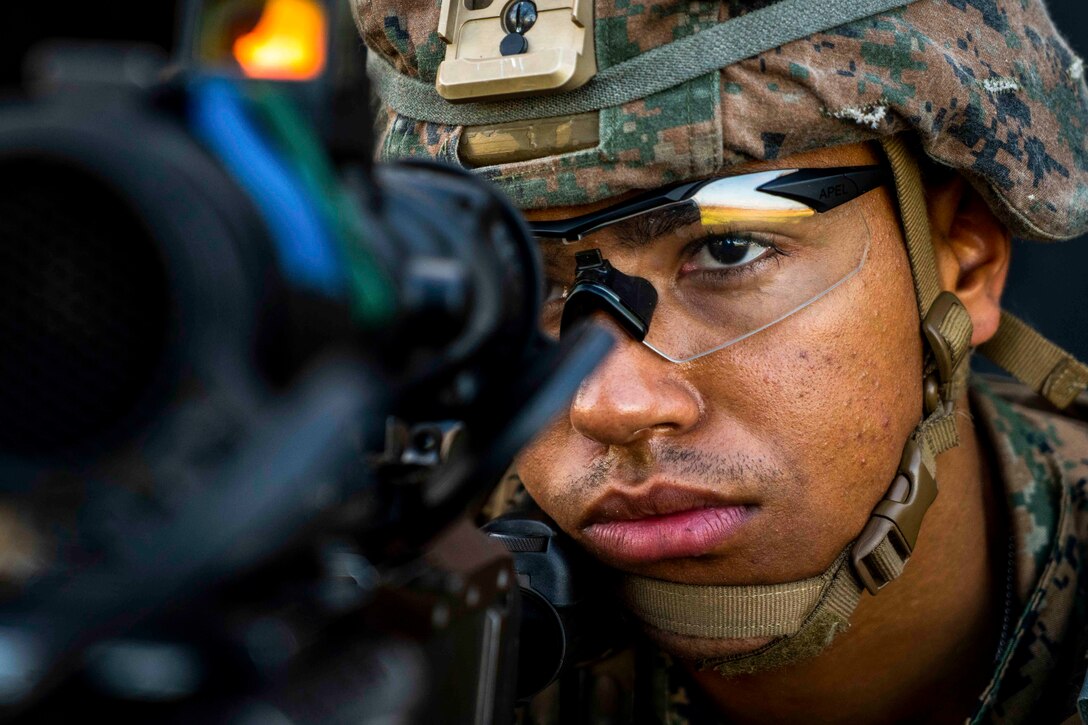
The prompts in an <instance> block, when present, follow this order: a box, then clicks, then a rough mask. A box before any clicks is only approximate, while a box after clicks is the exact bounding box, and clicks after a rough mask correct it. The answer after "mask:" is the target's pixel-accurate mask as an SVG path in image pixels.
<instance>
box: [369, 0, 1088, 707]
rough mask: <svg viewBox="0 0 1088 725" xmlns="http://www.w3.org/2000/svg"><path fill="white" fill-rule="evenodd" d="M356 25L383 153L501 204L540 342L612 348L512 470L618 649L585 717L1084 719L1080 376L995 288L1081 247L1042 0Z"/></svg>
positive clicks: (887, 2)
mask: <svg viewBox="0 0 1088 725" xmlns="http://www.w3.org/2000/svg"><path fill="white" fill-rule="evenodd" d="M353 8H354V11H355V15H356V20H357V23H358V26H359V28H360V31H361V33H362V36H363V38H364V40H365V41H366V43H367V45H368V47H369V48H370V57H369V61H368V64H369V69H370V72H371V76H372V79H373V82H374V85H375V88H376V90H377V94H378V97H379V99H380V106H381V112H380V114H379V115H380V118H379V125H380V126H381V132H380V144H379V146H380V151H379V154H380V156H381V157H382V158H384V159H399V158H408V157H425V158H433V159H439V160H444V161H447V162H451V163H455V164H458V165H462V166H465V167H468V168H473V169H474V170H475V171H476V172H477V173H479V174H481V175H482V176H484V177H486V178H488V179H490V180H491V181H492V182H494V183H495V184H497V185H498V186H499V187H500V188H502V189H503V190H504V191H505V192H506V193H507V194H508V195H509V196H510V197H511V198H512V199H513V200H514V202H515V204H517V205H518V206H519V207H520V208H521V209H523V210H524V212H525V214H526V217H527V219H528V221H529V224H530V228H531V229H532V230H533V232H534V233H535V235H536V236H537V238H538V239H539V240H540V248H541V253H542V258H543V260H544V265H545V269H546V272H547V277H548V279H549V283H550V290H549V294H548V297H547V299H546V300H545V302H544V305H543V312H542V315H541V326H542V329H543V330H544V332H545V333H547V334H550V335H553V336H556V337H559V336H561V335H562V334H563V333H564V331H565V330H568V329H570V328H571V327H573V326H576V325H580V324H597V325H603V326H605V327H607V328H609V329H610V330H611V331H612V332H613V333H614V335H615V337H616V340H617V342H616V346H615V348H614V350H613V352H612V353H611V355H610V357H609V358H608V359H607V360H606V361H605V362H604V363H603V364H602V365H601V367H600V368H598V370H597V371H596V372H595V373H594V374H593V375H592V376H591V377H590V378H588V379H587V380H586V381H585V382H584V383H583V384H582V386H581V388H580V389H579V391H578V393H577V394H576V396H575V398H574V400H573V401H572V402H571V405H570V408H569V411H568V414H567V415H566V416H564V417H562V418H561V419H559V420H556V421H555V422H554V423H553V424H552V425H550V426H549V427H548V428H547V429H545V430H544V431H542V432H541V434H540V435H539V436H538V438H537V440H536V441H535V442H534V443H532V444H531V445H530V446H528V447H527V448H526V449H525V450H524V451H523V452H522V454H521V455H520V456H519V457H518V460H517V461H516V462H515V468H516V472H517V482H518V485H519V486H522V487H523V488H524V490H525V491H526V492H527V494H528V495H529V496H531V498H532V499H533V500H534V501H535V502H536V504H538V505H539V506H540V507H541V508H542V509H543V510H544V511H545V512H546V513H547V514H548V515H549V516H551V517H552V518H553V519H554V520H555V521H556V522H557V524H558V525H559V526H560V527H562V528H563V530H564V531H565V532H566V533H567V534H569V535H570V536H571V537H572V538H574V539H575V540H576V541H577V542H578V543H580V544H581V545H582V546H584V547H585V548H586V549H587V550H588V551H589V552H590V553H591V554H593V555H594V556H595V557H596V558H597V559H598V560H599V561H600V562H601V563H602V564H603V566H604V568H605V570H606V571H608V572H610V574H609V576H611V577H612V579H613V580H614V581H615V588H616V593H617V597H618V598H619V599H620V600H621V601H622V602H623V607H624V611H625V616H628V617H630V618H631V619H632V620H633V621H635V622H638V623H639V626H640V629H641V632H642V636H643V640H641V643H640V645H639V646H638V647H637V648H636V651H634V652H628V653H625V654H624V655H621V656H620V657H618V658H615V659H613V660H612V661H609V662H605V663H602V664H601V665H599V666H598V667H597V669H596V670H595V672H596V677H597V678H598V680H597V682H598V686H597V690H596V691H597V695H596V696H595V698H594V702H593V703H589V705H588V706H589V708H590V709H591V710H592V711H593V712H594V713H595V716H598V717H599V718H601V719H602V720H603V721H616V722H624V721H651V722H669V723H680V722H778V721H796V720H805V721H828V722H833V721H851V722H888V721H921V720H925V721H939V722H946V721H948V722H950V721H960V722H963V721H970V722H1025V723H1026V722H1032V723H1036V722H1066V721H1068V720H1070V719H1071V718H1072V719H1073V721H1075V720H1076V719H1077V718H1080V719H1082V720H1085V721H1088V689H1084V681H1085V663H1086V659H1085V657H1086V654H1088V638H1086V637H1085V632H1086V631H1088V629H1086V624H1088V622H1086V621H1085V619H1086V617H1088V611H1086V610H1088V606H1086V605H1088V598H1086V593H1085V588H1086V587H1088V573H1086V572H1085V571H1084V563H1083V562H1084V556H1085V553H1086V552H1085V547H1086V546H1088V506H1086V504H1085V501H1086V500H1088V499H1086V486H1088V424H1086V423H1085V418H1086V411H1088V403H1086V398H1085V396H1084V394H1083V391H1084V390H1085V388H1086V387H1088V367H1086V366H1084V365H1083V364H1081V363H1080V362H1078V361H1076V360H1075V359H1073V358H1072V357H1071V356H1069V355H1068V354H1067V353H1065V352H1064V351H1063V350H1061V349H1060V348H1058V347H1057V346H1055V345H1053V344H1052V343H1050V342H1048V341H1047V340H1045V339H1044V338H1042V337H1041V336H1040V335H1038V333H1036V332H1035V331H1034V330H1032V329H1031V328H1030V327H1029V326H1027V325H1026V324H1024V323H1023V322H1022V321H1020V320H1018V319H1017V318H1016V317H1014V316H1012V315H1010V314H1008V313H1007V312H1004V311H1003V310H1002V309H1001V304H1000V298H1001V292H1002V289H1003V287H1004V282H1005V276H1006V273H1007V270H1008V266H1009V264H1010V238H1011V236H1012V235H1016V236H1019V237H1023V238H1027V239H1033V240H1038V241H1040V242H1047V241H1054V240H1059V239H1068V238H1072V237H1075V236H1078V235H1081V234H1083V233H1085V232H1086V231H1088V204H1086V203H1085V200H1086V198H1088V140H1086V137H1085V133H1086V129H1088V88H1086V86H1085V81H1084V64H1083V61H1082V60H1081V59H1079V58H1077V57H1076V56H1075V55H1074V54H1073V53H1072V52H1071V51H1070V49H1069V47H1068V45H1067V44H1066V43H1065V41H1064V40H1063V39H1062V38H1061V36H1060V35H1059V33H1058V32H1057V30H1056V29H1055V28H1054V26H1053V24H1052V22H1051V21H1050V19H1049V17H1048V16H1047V13H1046V10H1045V7H1044V6H1043V5H1042V3H1041V2H1038V0H967V1H966V2H965V1H964V0H917V1H916V2H908V1H907V0H899V1H898V2H897V1H896V0H853V1H852V2H843V3H834V4H828V3H818V2H812V1H811V0H780V1H779V2H766V1H764V0H753V1H751V2H746V1H745V0H728V1H727V2H698V3H680V2H651V1H648V0H623V1H622V2H621V1H619V0H598V1H597V2H595V3H593V4H592V8H591V9H592V17H589V16H588V15H587V13H588V11H589V8H588V6H587V5H586V4H583V3H576V2H571V3H566V4H565V3H564V2H562V1H557V2H551V3H544V2H540V3H536V4H533V7H532V13H531V15H532V17H533V22H532V23H531V24H527V22H526V19H527V18H528V17H529V16H530V13H529V10H530V9H529V8H528V7H525V6H521V5H520V4H519V7H518V8H516V12H514V13H513V14H512V15H511V14H510V13H509V12H508V8H507V5H504V4H502V3H500V2H499V0H495V2H494V3H493V7H492V6H491V5H484V4H482V3H468V4H464V5H462V4H461V3H459V2H455V1H454V0H446V2H444V3H441V4H436V3H433V2H428V1H424V0H354V2H353ZM508 17H516V18H517V19H518V20H517V22H516V23H515V24H514V25H511V24H510V21H508V20H507V19H506V18H508ZM548 29H551V30H550V32H549V30H548ZM557 29H562V32H559V31H558V30H557ZM512 34H513V35H520V36H523V38H522V40H523V41H524V42H520V41H519V42H517V43H510V42H509V41H506V42H504V43H500V42H499V41H500V40H503V39H504V38H506V37H508V36H510V35H512ZM500 46H501V47H500ZM503 48H505V51H504V50H503ZM549 63H550V65H549ZM512 69H516V70H512ZM545 70H546V71H547V72H545ZM512 78H513V79H515V80H512ZM976 351H977V352H978V353H979V354H982V355H984V356H986V357H988V358H989V359H991V360H992V361H993V362H995V363H997V364H998V365H1000V366H1002V367H1004V368H1005V369H1006V370H1007V371H1008V372H1009V373H1011V374H1012V375H1014V376H1015V377H1016V378H1018V379H1019V380H1020V381H1021V383H1019V384H1013V383H1010V382H1007V381H1004V380H987V379H983V378H981V377H978V376H975V375H973V374H972V373H971V372H970V360H971V358H972V356H973V354H974V353H975V352H976ZM550 694H552V695H554V694H555V693H554V692H552V693H550ZM530 712H531V713H532V717H533V718H535V719H536V720H537V721H539V722H549V721H551V722H555V721H557V720H556V717H557V715H556V713H555V711H554V710H553V709H550V708H549V701H548V698H547V697H543V698H540V699H539V700H538V702H537V703H534V706H533V708H531V710H530Z"/></svg>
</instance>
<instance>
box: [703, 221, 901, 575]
mask: <svg viewBox="0 0 1088 725" xmlns="http://www.w3.org/2000/svg"><path fill="white" fill-rule="evenodd" d="M873 247H874V248H873V249H872V250H871V253H870V257H869V259H868V260H867V262H866V265H865V267H863V268H862V272H861V273H859V275H858V276H857V277H855V278H854V279H853V280H851V282H850V283H849V284H847V285H844V286H843V287H841V288H839V289H838V290H836V291H835V292H833V293H832V294H830V295H828V296H827V297H825V298H823V299H821V300H820V301H819V302H817V303H815V304H813V305H812V306H810V307H809V308H806V309H805V310H802V311H801V312H799V313H797V314H796V315H794V316H793V317H791V318H789V319H787V320H784V321H783V322H782V323H779V325H777V326H776V327H774V328H771V329H770V330H768V331H767V333H768V334H763V335H756V336H754V337H752V338H750V339H749V340H747V341H745V342H744V343H742V344H740V345H737V346H734V348H730V349H727V350H725V351H723V352H724V353H727V355H728V359H721V360H718V361H717V365H718V366H722V365H724V366H727V367H728V368H729V369H730V371H731V373H730V380H731V383H730V385H729V386H724V385H718V386H717V387H716V388H715V389H714V390H713V392H709V393H708V400H709V401H711V405H710V412H709V413H710V420H711V424H712V427H713V428H714V429H715V430H718V431H721V430H726V429H728V428H730V427H734V426H735V427H739V428H741V429H743V430H744V431H746V433H747V436H748V437H749V440H750V441H751V442H752V444H753V445H754V446H758V447H759V448H762V449H763V450H764V451H766V452H767V455H768V456H769V457H773V458H774V459H776V461H777V462H778V464H779V465H780V466H781V467H782V468H783V469H784V470H786V471H788V472H789V475H788V476H786V477H785V478H783V480H782V481H781V482H780V483H779V487H780V488H779V490H778V491H776V492H775V496H774V497H773V499H772V500H770V501H769V502H768V506H767V511H766V513H767V514H768V515H769V516H770V517H772V518H773V519H774V520H775V525H774V526H771V527H770V528H771V529H772V530H774V531H781V532H783V539H782V540H780V541H778V542H776V544H777V546H776V547H774V549H771V550H769V551H768V553H767V554H765V555H764V556H765V557H766V558H767V559H770V558H775V559H778V563H780V564H782V566H783V567H784V568H789V565H788V562H789V561H790V560H791V559H792V560H793V561H805V560H810V561H811V560H813V559H816V560H819V561H823V562H825V563H826V561H827V560H829V559H830V558H832V557H833V556H834V555H835V554H837V553H838V551H840V550H841V549H842V547H843V546H845V544H846V543H847V542H848V541H849V540H850V539H852V538H853V537H854V536H856V535H857V534H858V532H859V531H860V529H861V528H862V526H864V523H865V521H866V520H867V518H868V516H869V513H870V512H871V510H872V508H873V507H874V506H875V505H876V503H877V502H878V501H879V500H880V498H881V497H882V496H883V494H884V492H885V491H886V490H887V487H888V485H889V483H890V482H891V480H892V478H893V477H894V474H895V470H896V467H897V465H898V462H899V458H900V455H901V453H902V447H903V444H904V443H905V441H906V439H907V437H908V436H909V435H910V432H911V430H912V429H913V428H914V426H915V425H917V423H918V421H919V419H920V416H921V338H920V334H919V331H918V317H917V307H916V303H915V298H914V290H913V286H912V284H911V277H910V268H909V265H908V264H907V261H906V254H905V251H903V248H902V245H901V242H900V241H899V240H898V235H888V236H887V238H884V239H878V240H874V243H873ZM708 364H709V363H708ZM720 369H721V368H720V367H719V370H720ZM702 373H703V377H704V378H705V379H708V380H709V379H711V378H710V376H709V371H702ZM707 385H709V383H708V384H707ZM703 389H705V390H710V388H708V387H707V386H703ZM715 418H717V420H718V422H717V423H716V424H715V423H713V420H714V419H715ZM806 551H807V552H808V556H807V557H806V556H804V553H805V552H806ZM771 552H773V553H771ZM815 552H819V556H818V557H817V556H814V554H815ZM766 563H769V562H766ZM817 571H818V569H817ZM812 573H815V571H813V572H812Z"/></svg>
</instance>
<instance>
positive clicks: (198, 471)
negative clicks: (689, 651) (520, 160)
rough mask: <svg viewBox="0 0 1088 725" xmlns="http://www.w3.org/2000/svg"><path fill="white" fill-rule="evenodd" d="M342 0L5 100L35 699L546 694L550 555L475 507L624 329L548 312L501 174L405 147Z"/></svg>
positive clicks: (168, 710)
mask: <svg viewBox="0 0 1088 725" xmlns="http://www.w3.org/2000/svg"><path fill="white" fill-rule="evenodd" d="M342 5H343V4H340V3H336V4H332V3H325V2H318V1H317V0H218V1H217V2H211V3H192V4H190V6H189V7H190V11H189V13H188V16H187V17H188V21H187V23H186V25H185V27H186V36H185V43H184V44H183V48H184V49H185V52H184V54H185V55H186V56H187V58H186V60H188V61H189V62H186V63H182V64H170V63H168V62H165V61H163V60H162V59H159V58H157V57H156V56H155V55H154V54H151V53H148V52H146V51H142V50H139V49H131V48H128V49H125V48H108V47H102V46H86V47H73V46H54V47H52V48H45V49H43V50H41V51H40V52H39V53H38V54H37V55H36V57H35V59H33V60H32V62H31V67H32V73H31V80H32V85H33V87H34V88H35V90H36V97H35V99H34V100H33V101H32V102H30V103H25V104H19V105H12V106H10V107H8V108H5V109H3V111H2V113H0V491H2V492H3V507H2V508H0V511H2V513H3V516H2V520H0V529H3V528H5V527H6V533H7V538H8V540H9V544H10V543H12V542H15V541H19V542H21V545H20V546H9V547H8V548H7V549H6V550H5V551H3V552H0V574H2V575H3V582H4V595H5V597H4V599H3V602H2V604H0V705H2V706H3V708H4V710H3V712H2V713H0V714H2V715H5V716H7V717H8V718H20V717H22V718H25V719H27V720H34V721H41V720H52V719H59V718H61V717H69V716H71V715H72V714H73V713H78V712H80V711H81V710H82V709H83V708H86V707H88V706H94V707H99V708H102V707H106V706H107V705H108V709H107V710H105V711H104V712H108V713H109V714H110V716H111V717H114V718H115V719H132V720H136V721H145V720H162V719H170V718H174V719H178V720H181V721H191V720H193V719H195V718H199V719H201V720H210V721H215V720H226V721H231V722H234V721H238V722H249V721H253V722H270V721H280V722H293V721H297V722H325V721H341V720H350V721H363V722H366V721H379V720H381V721H383V722H385V721H389V722H401V721H419V722H438V721H445V722H479V723H487V722H503V721H505V720H506V719H508V717H509V715H510V712H511V711H512V706H513V698H514V687H515V678H516V673H517V668H516V667H514V666H513V664H512V663H513V662H515V661H516V658H517V657H518V653H517V643H518V641H519V637H518V636H516V632H517V628H518V626H519V616H520V611H521V607H520V596H519V587H518V586H516V585H517V583H518V581H519V578H518V570H516V569H515V566H514V564H513V563H512V561H511V558H510V556H509V555H508V554H507V552H506V551H505V549H504V548H503V547H501V546H498V545H496V544H495V542H493V541H491V540H489V538H488V537H486V536H485V535H483V534H481V533H479V532H477V531H476V530H475V529H474V528H473V527H472V526H471V525H470V524H468V523H466V520H465V519H464V516H465V514H466V512H467V513H469V514H471V512H473V511H474V510H476V509H477V508H478V506H479V505H480V503H481V502H482V499H483V497H484V496H485V495H486V494H487V492H488V488H489V485H490V484H491V483H493V482H494V481H496V480H497V479H498V477H499V474H500V473H501V471H502V469H503V468H504V467H505V465H506V464H507V463H508V462H509V460H510V459H511V458H512V456H513V454H514V452H515V451H516V450H517V449H518V448H519V447H520V446H521V445H523V444H524V443H525V442H526V441H527V440H528V438H529V436H531V435H532V434H533V433H534V432H535V431H536V430H537V429H539V428H540V427H541V426H543V425H544V423H546V422H547V420H548V418H549V417H550V416H551V415H552V414H554V413H555V412H557V411H558V409H559V408H560V406H562V405H563V404H564V402H565V400H566V399H567V398H568V397H569V396H570V395H571V394H572V393H573V390H574V388H575V386H576V385H577V383H578V382H579V381H580V380H581V379H582V377H584V375H586V374H587V373H588V372H589V370H590V369H591V368H592V366H593V365H594V364H595V363H596V362H597V361H598V360H599V359H600V358H601V356H602V355H603V354H604V353H605V351H606V349H607V347H608V345H609V341H608V340H607V338H606V336H605V335H603V333H600V332H598V331H595V330H592V329H591V328H587V329H586V330H585V331H584V332H583V333H582V334H581V335H580V336H578V337H568V338H566V339H564V340H563V342H562V343H561V344H560V345H555V344H552V343H549V342H547V341H545V340H544V339H543V338H542V336H541V335H539V333H538V332H537V330H536V320H537V306H538V305H539V300H540V294H541V288H542V282H541V275H540V270H539V266H538V262H537V260H536V256H535V250H534V247H533V244H532V240H531V239H530V238H529V236H528V234H527V232H526V230H525V228H524V225H523V224H522V222H521V221H520V218H519V217H518V215H517V213H516V212H515V211H514V210H513V209H512V208H511V207H510V206H509V204H508V203H507V202H506V201H505V200H504V199H503V198H502V197H501V196H500V195H498V194H497V193H496V192H494V191H493V190H491V188H490V187H488V186H486V185H485V184H484V183H482V182H480V181H478V180H476V179H475V178H474V177H473V176H472V175H471V174H468V173H466V172H463V171H458V170H455V169H452V168H447V167H443V166H439V165H436V164H413V165H402V166H395V167H378V168H371V165H370V164H369V161H368V159H369V154H370V150H369V147H368V144H366V143H363V142H361V141H360V138H361V136H362V135H363V131H364V130H365V129H366V128H367V127H368V124H369V123H370V122H369V119H368V115H369V114H368V112H367V108H366V103H365V100H362V99H366V97H367V96H366V91H365V88H364V87H363V84H364V79H363V76H362V68H363V64H362V63H361V61H360V59H359V57H358V53H359V51H358V42H357V41H356V40H354V34H353V32H349V31H350V30H351V29H350V25H351V23H350V19H349V18H345V17H344V13H343V12H338V11H337V10H335V9H334V8H340V7H342ZM292 12H295V13H302V15H294V16H292V15H290V13H292ZM277 13H279V14H281V16H277ZM283 13H287V15H282V14H283ZM307 13H309V15H307ZM209 18H210V19H209ZM315 18H316V19H317V20H318V21H320V22H318V23H317V24H316V25H313V22H312V21H314V19H315ZM308 23H309V24H308ZM311 26H313V27H316V28H317V31H316V32H319V33H320V36H319V40H320V42H322V43H324V45H320V46H318V47H317V51H319V52H316V51H315V53H314V55H313V57H309V56H306V55H305V53H303V54H302V55H303V56H304V57H302V59H301V60H299V54H298V53H297V52H295V51H297V48H296V47H295V46H292V45H291V43H292V42H296V41H297V42H302V41H300V40H299V38H294V40H292V37H290V36H291V33H292V32H295V31H297V30H298V29H299V28H302V29H304V30H305V29H307V28H310V29H312V28H311ZM239 27H240V28H242V31H241V32H240V31H239V30H238V28H239ZM283 28H288V31H287V36H283V34H282V32H280V31H282V29H283ZM292 29H293V30H292ZM277 33H279V34H277ZM309 37H310V40H311V41H312V40H314V38H315V37H318V36H314V35H310V36H309ZM348 38H351V40H347V39H348ZM243 39H247V40H248V41H251V42H250V44H249V45H248V46H246V45H244V44H240V43H241V41H242V40H243ZM277 43H279V45H277ZM303 46H305V43H303ZM293 48H294V50H292V49H293ZM303 50H305V47H304V48H303ZM311 50H314V48H311ZM285 59H286V60H285ZM217 64H219V65H223V64H226V65H229V66H231V67H230V68H219V69H216V68H214V67H213V66H216V65H217ZM224 70H227V71H233V74H234V76H233V77H231V74H230V73H226V74H224V72H223V71H224ZM239 70H241V71H242V73H241V74H239V73H238V71H239ZM243 77H244V78H245V80H241V78H243ZM254 78H263V79H265V80H266V81H267V80H269V79H273V80H277V81H282V80H283V79H284V78H290V79H292V82H291V83H289V84H285V83H283V82H275V83H268V82H256V81H254V80H253V79H254ZM298 108H302V109H304V112H303V113H301V114H300V113H299V112H298V111H297V110H296V109H298ZM312 129H316V130H317V131H316V133H315V132H314V131H313V130H312ZM330 159H331V161H330ZM458 522H460V523H458ZM522 573H523V577H522V578H524V572H522ZM571 603H572V602H571V601H563V602H561V603H560V606H561V607H567V606H568V605H569V604H571ZM563 611H564V612H566V611H567V610H566V609H564V610H563ZM564 616H567V615H564ZM568 619H569V617H568ZM568 629H570V630H571V631H573V629H571V628H569V627H568ZM559 634H560V635H561V636H566V635H565V634H563V630H562V629H560V632H559ZM560 649H561V650H562V651H563V652H566V651H567V648H566V647H561V648H560ZM567 660H568V661H569V660H570V657H569V655H568V656H567ZM554 669H555V668H552V667H550V666H547V665H545V666H544V667H543V670H544V671H545V674H548V673H552V672H553V670H554ZM553 676H554V674H553ZM537 679H538V680H539V681H538V682H537V683H536V684H535V685H534V686H540V685H542V684H546V682H544V680H546V679H547V678H541V677H538V678H537ZM166 705H169V707H166Z"/></svg>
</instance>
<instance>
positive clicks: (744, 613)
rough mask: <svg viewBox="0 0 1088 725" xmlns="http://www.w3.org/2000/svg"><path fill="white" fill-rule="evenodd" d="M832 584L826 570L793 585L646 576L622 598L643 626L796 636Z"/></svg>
mask: <svg viewBox="0 0 1088 725" xmlns="http://www.w3.org/2000/svg"><path fill="white" fill-rule="evenodd" d="M830 583H831V574H830V573H829V572H825V573H824V574H821V575H820V576H816V577H813V578H811V579H804V580H802V581H797V582H789V583H788V584H766V585H753V586H704V585H697V584H677V583H675V582H668V581H662V580H659V579H649V578H647V577H641V576H628V577H625V578H624V581H623V588H622V593H621V596H622V598H623V601H624V602H625V603H626V604H627V606H628V608H630V610H631V611H632V612H634V613H635V615H637V616H638V618H639V619H641V620H642V621H643V622H646V623H647V624H649V625H651V626H653V627H656V628H657V629H660V630H664V631H666V632H672V633H674V634H682V635H686V636H690V637H708V638H712V639H721V638H744V637H778V636H782V635H786V634H794V633H795V632H797V631H798V630H800V629H801V624H802V623H803V622H804V621H805V618H806V617H808V615H809V613H810V612H811V611H812V608H813V607H815V606H816V602H818V601H819V600H820V597H821V596H823V594H824V591H825V590H826V589H827V588H828V586H829V585H830Z"/></svg>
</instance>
